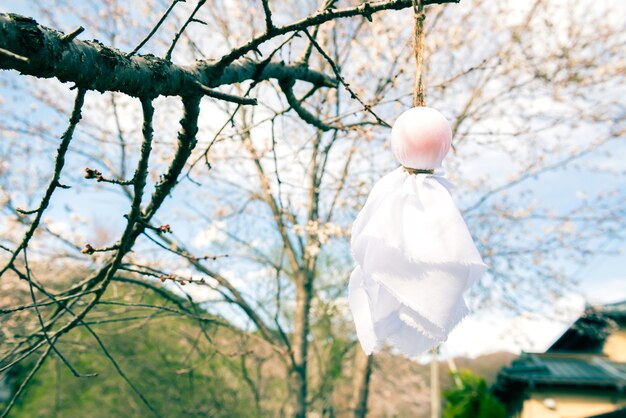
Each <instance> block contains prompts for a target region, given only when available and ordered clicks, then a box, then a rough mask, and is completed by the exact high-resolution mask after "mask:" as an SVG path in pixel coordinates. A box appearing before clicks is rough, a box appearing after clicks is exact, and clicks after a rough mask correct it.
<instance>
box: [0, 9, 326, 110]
mask: <svg viewBox="0 0 626 418" xmlns="http://www.w3.org/2000/svg"><path fill="white" fill-rule="evenodd" d="M0 33H2V36H0V48H1V49H3V50H6V51H8V53H10V54H13V55H15V56H21V57H24V58H27V60H28V61H27V62H26V61H23V60H20V59H6V60H2V61H0V69H13V70H17V71H19V72H20V73H22V74H27V75H32V76H35V77H40V78H51V77H55V78H57V79H59V80H60V81H62V82H73V83H76V85H78V86H80V87H82V88H84V89H87V90H97V91H100V92H105V91H119V92H121V93H125V94H127V95H129V96H132V97H139V98H143V97H148V98H153V97H157V96H193V95H198V94H202V90H199V89H198V83H200V84H201V85H203V86H206V87H208V88H213V87H217V86H221V85H224V84H234V83H240V82H243V81H246V80H255V81H261V80H268V79H278V80H283V79H295V80H302V81H306V82H309V83H312V84H315V85H318V86H324V87H336V86H337V80H335V79H334V78H332V77H329V76H327V75H325V74H323V73H321V72H318V71H314V70H311V69H309V68H308V67H306V66H303V65H286V64H284V63H267V62H262V63H259V62H255V61H252V60H248V59H244V60H240V61H237V62H231V63H229V65H220V66H217V65H216V64H215V63H214V62H212V61H197V62H196V63H195V64H193V65H190V66H179V65H176V64H173V63H171V62H170V61H168V60H164V59H161V58H158V57H155V56H153V55H143V56H131V57H129V56H127V55H126V54H124V53H122V52H121V51H119V50H117V49H114V48H110V47H107V46H105V45H103V44H101V43H100V42H98V41H81V40H77V39H73V40H71V41H67V42H64V41H63V40H62V38H63V36H64V35H63V34H62V33H61V32H58V31H56V30H54V29H50V28H46V27H44V26H41V25H39V24H38V23H37V22H36V21H35V20H34V19H31V18H28V17H24V16H20V15H16V14H0Z"/></svg>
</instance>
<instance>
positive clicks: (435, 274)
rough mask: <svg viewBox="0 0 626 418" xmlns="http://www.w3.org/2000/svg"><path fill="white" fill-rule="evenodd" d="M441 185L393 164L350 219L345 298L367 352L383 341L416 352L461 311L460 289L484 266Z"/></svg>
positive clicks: (440, 336) (440, 337) (439, 337)
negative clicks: (350, 264)
mask: <svg viewBox="0 0 626 418" xmlns="http://www.w3.org/2000/svg"><path fill="white" fill-rule="evenodd" d="M448 187H449V183H448V182H447V180H445V179H444V178H443V177H441V176H439V175H437V174H435V175H428V174H417V175H414V174H409V173H407V172H405V171H404V170H403V169H402V168H401V167H400V168H398V169H397V170H394V171H392V172H391V173H389V174H387V175H386V176H384V177H383V178H382V179H380V180H379V181H378V182H377V183H376V185H374V188H373V189H372V191H371V193H370V195H369V197H368V198H367V201H366V203H365V206H363V209H362V210H361V212H360V213H359V214H358V216H357V218H356V220H355V221H354V225H353V227H352V239H351V247H352V254H353V257H354V259H355V261H356V268H355V269H354V271H353V272H352V275H351V276H350V284H349V302H350V309H351V310H352V315H353V317H354V321H355V324H356V331H357V336H358V338H359V341H360V342H361V346H362V347H363V350H364V351H365V352H366V353H367V354H371V353H372V352H374V351H376V350H379V349H380V348H381V347H382V345H383V344H384V343H385V342H389V343H391V344H392V345H393V346H395V348H397V349H398V350H399V351H400V352H402V353H403V354H405V355H406V356H409V357H414V356H417V355H419V354H421V353H423V352H425V351H426V350H428V349H430V348H432V347H434V346H436V345H438V344H439V343H441V342H443V341H445V340H446V338H447V336H448V333H449V332H450V331H451V330H452V329H453V328H454V326H455V325H456V324H457V323H458V322H459V321H460V320H461V319H462V318H463V317H464V316H465V315H466V314H467V313H468V309H467V306H466V305H465V301H464V300H463V292H464V291H465V290H466V289H467V288H468V287H469V286H470V285H471V284H472V283H474V282H475V281H476V280H477V279H478V278H479V277H480V276H481V275H482V274H483V273H484V272H485V270H486V265H485V264H484V263H483V261H482V259H481V257H480V255H479V253H478V251H477V249H476V246H475V245H474V242H473V240H472V237H471V235H470V233H469V231H468V230H467V226H466V225H465V222H464V220H463V218H462V216H461V214H460V213H459V211H458V209H457V208H456V205H455V204H454V202H453V200H452V197H451V196H450V193H449V191H448Z"/></svg>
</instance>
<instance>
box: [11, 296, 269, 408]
mask: <svg viewBox="0 0 626 418" xmlns="http://www.w3.org/2000/svg"><path fill="white" fill-rule="evenodd" d="M112 287H113V286H112ZM120 287H122V286H118V288H117V289H115V292H116V293H118V292H119V293H120V294H123V295H124V297H125V299H129V298H128V296H130V295H131V291H130V290H129V289H128V288H127V287H128V286H123V287H126V288H125V289H120ZM148 296H149V297H148ZM132 299H134V302H141V303H142V304H154V305H163V304H164V303H163V301H162V300H159V299H157V298H156V297H154V296H152V295H145V294H144V295H142V296H138V295H137V294H132ZM118 300H119V299H118ZM170 306H172V305H170ZM131 317H135V318H137V317H141V319H132V318H131ZM124 318H126V319H124ZM89 320H90V321H91V322H92V323H93V325H92V327H93V328H94V330H95V331H96V332H97V333H98V335H99V336H100V338H101V339H102V341H103V342H104V344H105V346H106V348H107V350H108V351H109V352H110V353H111V355H112V356H113V357H114V358H115V359H116V360H117V362H118V363H119V365H120V368H121V369H122V370H123V372H124V373H125V374H126V375H127V376H128V378H129V379H130V380H131V381H132V382H133V384H135V385H136V386H137V388H138V389H139V390H140V391H141V392H142V393H143V395H144V396H145V397H146V398H147V399H148V401H149V402H150V403H151V404H152V405H153V407H154V409H156V410H157V411H158V412H159V413H160V414H161V416H165V417H195V416H198V417H206V416H210V417H233V416H237V417H256V416H263V412H262V411H261V410H260V409H259V407H258V405H256V404H255V401H254V396H253V394H252V392H251V390H250V388H249V387H248V385H247V384H246V383H245V381H244V379H243V378H242V376H241V366H240V357H235V356H233V355H231V354H230V353H227V354H224V353H221V352H220V350H219V347H220V342H222V343H223V344H225V345H226V344H228V346H229V347H230V348H231V349H238V347H236V345H237V342H238V341H239V336H238V335H237V334H236V333H235V332H231V331H228V330H224V329H223V328H217V327H216V326H213V325H211V324H208V325H206V324H205V326H204V329H200V328H199V326H198V324H197V323H193V322H192V320H190V319H187V318H185V317H181V316H177V315H171V314H168V313H167V312H163V311H158V310H154V309H152V310H150V309H145V308H143V309H139V308H128V307H120V306H115V305H108V306H107V305H101V306H100V307H99V308H98V309H97V311H96V312H94V313H93V314H92V315H90V319H89ZM57 346H58V348H59V349H60V350H61V351H62V352H63V354H64V355H65V356H66V357H67V358H68V359H69V360H70V361H71V362H72V364H73V366H74V367H75V368H76V369H77V370H79V371H80V372H82V373H98V376H97V377H92V378H77V377H74V376H73V375H72V374H71V373H70V371H69V370H68V369H67V367H65V366H64V365H63V364H62V362H61V361H60V359H59V358H58V357H56V356H53V355H51V356H50V357H49V358H48V359H47V361H46V363H44V366H43V367H42V369H41V370H40V372H39V373H38V374H37V375H36V377H35V378H34V380H33V381H32V383H31V385H30V386H29V387H28V388H27V390H26V392H25V393H24V394H23V395H22V396H21V398H20V400H19V401H18V404H16V406H15V408H14V409H13V410H12V412H11V414H10V416H11V417H15V418H20V417H24V418H26V417H28V418H35V417H90V418H100V417H101V418H108V417H149V416H153V415H152V413H151V412H150V411H149V409H148V408H147V407H146V406H145V405H144V404H143V403H142V401H141V400H140V398H139V397H138V396H137V394H136V393H135V392H133V390H132V389H131V387H130V386H129V384H128V383H127V382H125V381H124V379H123V378H122V377H120V375H119V374H118V373H117V372H116V370H115V369H114V367H113V365H112V364H111V362H110V360H109V359H107V357H106V356H105V355H104V354H103V352H102V350H101V349H100V347H99V346H98V345H97V343H96V341H95V340H94V339H93V337H92V336H91V335H90V334H89V333H88V332H87V331H86V330H85V329H81V328H80V327H79V328H78V329H76V330H75V331H73V332H72V333H71V334H70V335H68V336H67V337H66V338H64V339H61V340H60V342H59V343H58V344H57ZM33 361H34V360H31V364H24V366H25V367H23V368H22V369H21V370H20V371H19V372H18V374H20V375H21V376H16V378H15V382H16V383H15V384H19V382H20V381H21V380H22V378H23V376H25V375H26V374H27V373H28V370H29V369H30V367H29V366H30V365H32V362H33ZM1 406H3V405H1V403H0V407H1Z"/></svg>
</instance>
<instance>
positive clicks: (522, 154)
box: [0, 0, 626, 417]
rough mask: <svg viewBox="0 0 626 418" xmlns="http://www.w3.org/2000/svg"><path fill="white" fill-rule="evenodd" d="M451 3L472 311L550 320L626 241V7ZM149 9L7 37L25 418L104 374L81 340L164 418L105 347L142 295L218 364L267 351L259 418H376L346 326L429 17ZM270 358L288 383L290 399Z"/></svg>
mask: <svg viewBox="0 0 626 418" xmlns="http://www.w3.org/2000/svg"><path fill="white" fill-rule="evenodd" d="M452 2H454V1H452V0H432V1H425V3H426V4H427V5H428V7H427V13H426V15H427V17H426V22H425V27H426V31H427V37H426V54H425V63H424V65H425V69H424V77H425V79H424V81H425V85H426V97H427V101H428V104H429V105H431V106H433V107H436V108H438V109H439V110H441V111H442V112H443V113H444V114H446V115H447V116H448V117H449V119H450V121H451V124H452V126H453V133H454V140H453V147H454V150H453V153H452V154H451V155H450V156H449V157H448V160H447V161H448V165H447V167H446V169H447V170H448V172H449V177H450V179H451V180H452V182H453V183H455V184H456V185H457V191H456V192H455V195H456V198H457V199H458V202H459V206H460V207H461V208H462V209H463V212H464V215H465V217H466V220H467V222H468V225H469V226H470V230H471V231H472V232H473V233H474V234H475V239H476V241H477V243H478V245H479V248H480V250H481V252H482V254H483V257H484V259H485V262H486V263H487V264H489V265H490V267H491V269H490V271H489V273H488V275H487V277H485V278H484V280H482V281H481V282H480V283H479V284H478V285H477V286H475V287H474V289H473V290H472V300H471V301H470V302H471V304H472V305H473V306H474V307H476V308H483V307H486V306H498V307H500V308H503V309H508V310H519V311H524V310H538V309H540V308H542V307H544V306H545V305H546V304H548V303H550V302H551V301H554V300H555V298H557V297H559V296H561V295H563V294H564V293H565V292H567V291H568V288H569V286H571V284H572V283H571V280H569V278H571V275H572V274H573V273H575V272H576V269H577V268H578V267H579V266H581V265H584V263H585V262H586V261H587V260H588V259H589V258H590V257H593V256H595V255H597V254H600V253H603V252H608V251H610V249H611V248H613V243H615V242H619V241H620V240H623V239H624V230H623V227H622V225H623V222H624V215H625V211H626V209H625V208H626V204H625V203H626V202H625V198H626V190H625V189H624V188H623V187H622V188H620V182H621V183H623V175H624V166H623V165H622V164H620V163H619V162H620V161H623V158H624V155H625V154H626V148H625V147H624V143H623V140H624V129H625V115H626V105H625V103H624V101H623V98H624V97H626V63H625V62H624V59H623V55H620V52H621V51H623V48H624V46H625V43H626V31H624V22H623V19H622V18H621V17H623V15H624V13H622V12H624V5H623V4H622V3H621V2H619V1H617V0H613V1H606V2H602V3H597V2H596V3H590V2H584V1H574V2H572V1H567V2H566V1H564V0H534V1H531V2H522V3H520V2H517V1H513V0H511V1H500V2H495V3H494V2H489V1H485V0H464V1H463V2H462V3H461V4H459V5H455V6H453V7H452V6H450V7H449V6H445V5H442V4H435V3H452ZM132 6H133V7H131V5H130V4H126V3H124V2H117V1H113V0H91V1H88V2H54V1H41V2H38V3H37V4H36V5H35V4H34V3H33V4H29V5H28V6H27V8H28V9H29V14H30V15H32V16H36V17H37V19H38V20H39V23H37V22H35V21H34V20H32V19H30V18H26V17H23V16H18V15H14V14H1V15H0V33H2V37H1V38H0V68H3V69H9V70H10V69H12V70H17V72H15V71H4V72H2V73H1V74H0V89H1V91H2V96H0V99H1V102H0V106H1V107H2V109H1V111H2V118H1V119H0V133H1V135H2V142H1V143H0V154H1V155H2V158H1V160H0V204H1V206H2V211H3V212H2V213H3V216H2V219H0V220H1V223H0V231H1V236H0V246H1V247H0V274H1V275H2V277H0V289H1V293H0V301H1V306H0V309H1V310H0V315H2V317H3V318H6V319H3V322H2V326H3V329H5V330H6V332H4V333H3V334H2V335H0V343H1V349H0V356H1V360H0V373H2V372H4V371H7V370H10V369H11V368H12V367H14V366H15V365H16V364H19V363H20V362H22V361H23V360H24V359H30V358H31V357H35V356H38V357H36V358H37V360H35V361H34V362H32V363H31V372H29V373H28V374H26V375H25V377H24V380H23V382H22V383H21V384H20V385H19V386H18V389H17V390H16V391H15V393H14V394H13V395H14V397H13V400H11V401H10V402H9V403H8V406H7V409H6V411H7V413H8V411H9V410H10V408H11V406H12V405H13V402H14V401H15V399H17V398H18V397H19V396H20V395H21V394H22V392H23V390H24V388H26V387H27V385H28V383H29V382H30V381H31V379H32V378H33V376H34V375H35V374H36V372H37V370H38V369H39V368H40V367H41V366H42V364H43V363H44V362H45V361H46V359H47V358H48V356H50V355H51V354H52V355H54V356H55V357H58V358H60V359H62V361H63V362H64V363H65V365H66V366H67V367H68V368H70V370H71V371H72V372H73V373H74V374H76V375H80V373H82V372H83V371H82V370H76V369H75V367H74V366H73V362H72V358H71V357H67V358H66V357H65V356H63V348H62V347H61V346H60V344H59V343H60V342H62V341H63V340H64V339H67V338H69V337H70V336H71V335H73V333H75V332H77V331H76V328H77V327H80V328H82V329H86V330H87V331H88V332H89V333H90V334H91V335H92V336H93V338H95V339H96V341H97V342H98V344H99V347H100V349H101V350H102V352H103V353H104V354H105V355H106V356H107V358H108V359H109V360H110V361H111V362H112V364H113V365H114V367H115V368H116V369H117V370H118V371H119V373H120V375H121V376H122V377H123V378H124V379H125V380H126V381H127V382H128V383H129V384H130V385H131V387H132V389H133V390H134V391H135V392H136V394H137V396H138V398H139V399H140V400H141V401H143V402H144V404H145V405H146V407H147V408H150V409H152V410H153V412H154V413H155V414H156V415H159V411H157V410H156V409H155V408H154V407H152V405H151V403H150V394H145V393H143V392H142V390H141V387H140V386H141V385H137V384H134V383H133V382H132V381H131V380H130V379H128V378H127V377H125V375H124V372H123V370H122V369H121V368H119V366H118V363H117V362H116V359H115V356H114V354H115V353H112V352H109V351H108V350H107V348H106V345H105V344H104V343H103V342H102V340H101V339H100V338H99V336H98V331H99V329H98V326H97V325H89V321H88V320H90V319H93V317H94V316H95V317H97V316H98V315H97V313H96V312H97V311H98V310H97V309H94V308H96V307H97V306H98V305H101V304H106V303H115V301H116V300H119V297H118V295H117V294H115V293H112V292H111V291H110V285H111V283H115V282H124V283H127V284H131V285H134V286H137V287H140V288H143V289H147V290H149V291H151V292H154V293H155V295H158V296H160V297H161V298H162V305H159V306H156V305H155V304H145V305H146V306H144V308H145V309H147V310H150V309H151V310H154V309H159V310H160V311H159V312H161V313H163V312H162V311H168V310H169V311H168V315H169V314H177V315H183V316H186V317H189V318H191V319H195V320H197V323H198V326H199V327H200V329H202V330H203V338H206V339H207V340H209V341H210V340H211V335H212V334H211V333H212V332H215V331H214V329H216V328H219V327H228V328H233V327H234V328H235V329H238V330H240V332H241V333H242V335H246V336H247V338H248V337H249V338H250V340H251V341H253V342H250V343H249V347H248V349H246V350H244V351H243V352H241V353H239V354H234V355H236V356H239V357H240V358H241V378H242V379H243V380H245V382H246V384H247V385H248V386H249V387H250V390H251V391H252V393H254V397H255V398H256V400H257V404H260V406H259V407H260V408H261V409H262V410H265V411H271V413H275V414H278V413H279V411H280V413H282V414H291V415H294V416H298V417H303V416H305V415H306V414H307V413H308V412H312V411H315V412H318V413H321V414H323V415H324V416H335V415H337V414H347V413H349V414H354V415H355V416H365V414H366V413H367V410H368V408H367V397H368V393H369V388H368V382H369V376H370V373H371V370H372V363H371V360H368V359H365V358H364V356H363V354H362V353H361V351H360V350H359V349H357V348H356V346H355V337H354V333H353V329H352V324H351V321H350V316H349V314H348V312H347V304H346V299H345V293H346V290H345V287H346V283H347V278H348V274H349V272H350V270H351V267H352V264H351V263H352V262H351V258H350V253H349V247H348V245H347V241H348V237H349V230H350V226H351V222H352V220H353V218H354V216H355V214H356V211H357V210H358V209H359V208H360V207H361V206H362V204H363V203H364V200H365V198H366V197H367V193H368V191H369V190H370V188H371V186H372V185H373V183H374V182H375V181H376V180H377V179H378V178H379V177H381V176H382V175H383V174H384V173H385V172H387V171H389V170H391V169H392V168H394V166H395V164H396V163H395V162H394V161H393V159H392V157H391V153H390V152H388V148H389V147H388V137H389V124H390V123H389V122H391V121H393V118H394V116H395V115H397V114H399V113H400V112H401V111H402V110H404V109H406V108H408V107H409V106H410V103H411V96H412V92H413V79H412V77H413V74H414V63H413V57H412V53H413V51H412V48H411V44H410V42H411V29H412V12H411V10H410V7H411V1H410V0H381V1H377V2H369V3H361V2H358V1H352V0H349V1H344V0H337V1H333V0H323V1H321V4H318V3H317V2H316V0H300V1H295V2H294V1H283V0H271V1H268V0H258V1H249V0H248V1H238V2H234V1H212V2H206V1H205V0H199V1H196V0H194V1H187V2H185V1H182V0H172V1H171V2H166V1H165V0H160V1H157V0H146V1H143V2H141V5H137V4H133V5H132ZM394 10H395V11H394ZM38 25H45V26H48V27H52V28H55V29H63V30H67V33H65V34H63V33H61V32H57V31H55V30H53V29H48V28H46V27H44V26H38ZM78 25H81V26H82V27H84V28H85V31H84V33H82V30H81V29H80V28H78V29H76V30H72V28H73V27H76V26H78ZM85 37H90V38H92V37H93V38H96V39H98V40H99V41H82V40H81V39H83V38H85ZM18 73H19V74H18ZM26 75H28V76H29V77H26ZM30 76H34V77H30ZM59 81H62V82H65V83H60V82H59ZM181 104H182V106H181ZM68 115H69V116H70V117H69V124H68V123H67V118H68ZM178 119H180V124H179V125H178V124H177V123H176V120H178ZM64 120H65V124H67V127H66V128H64V129H62V128H60V126H62V124H63V123H64V122H63V121H64ZM386 121H387V122H386ZM177 126H179V128H177ZM63 130H64V133H63V134H62V135H60V139H59V134H60V132H61V131H63ZM620 156H621V157H620ZM620 158H621V160H620ZM621 186H623V184H621ZM416 239H419V237H416ZM68 271H72V272H73V273H75V272H77V271H78V272H79V273H80V274H78V275H76V274H72V277H80V279H77V280H68V279H67V275H66V274H64V273H58V272H68ZM64 277H65V278H64ZM161 282H162V283H163V284H162V285H161ZM163 287H164V288H166V289H168V290H169V291H171V292H174V293H176V294H178V295H182V296H184V297H186V298H188V301H193V302H195V304H192V303H183V302H181V301H180V300H179V299H177V298H173V297H171V293H169V292H164V291H163ZM20 289H21V290H22V291H23V295H24V297H18V296H17V295H18V293H19V290H20ZM25 298H26V299H25ZM125 303H126V304H127V305H128V304H129V303H127V302H125ZM198 305H200V306H201V307H202V308H203V309H204V310H203V311H201V312H200V311H198V310H197V306H198ZM137 308H138V305H137V304H134V305H133V309H137ZM207 311H208V312H209V313H211V314H212V316H211V318H213V319H212V320H211V324H210V326H208V325H207V318H206V317H205V316H204V314H206V313H207ZM118 314H119V316H120V318H119V319H120V320H122V319H124V318H125V315H126V316H128V313H127V312H126V311H124V310H120V311H119V312H118ZM107 315H109V316H110V315H111V313H110V312H107ZM216 318H221V319H216ZM126 319H127V320H130V319H128V318H126ZM154 320H158V316H156V317H155V319H154ZM207 327H208V328H207ZM13 328H15V329H13ZM18 329H19V331H18ZM263 349H267V350H266V351H263ZM259 350H260V351H263V352H264V353H268V352H269V353H273V354H272V355H273V356H275V358H277V359H279V362H278V364H280V367H281V368H282V369H283V373H284V375H285V376H289V379H288V381H286V383H285V384H284V386H283V387H282V388H281V390H280V391H278V392H276V391H275V390H274V389H273V388H272V389H270V388H268V387H266V382H267V381H266V380H264V379H263V376H264V375H267V374H272V373H274V372H275V370H273V368H274V366H272V367H269V369H268V366H267V364H268V363H266V358H265V357H263V356H261V355H258V353H257V354H255V351H259ZM253 371H255V372H254V373H253ZM349 379H354V380H353V383H352V384H351V385H352V388H353V393H352V394H350V393H349V392H348V393H347V394H346V393H344V392H345V391H344V390H343V389H341V388H342V387H343V388H345V387H346V386H350V384H349V383H348V384H347V383H346V381H349ZM346 397H348V398H350V399H351V402H352V405H351V406H350V407H349V408H348V409H346V407H345V404H346V402H345V398H346ZM342 408H343V409H342ZM347 410H348V412H346V411H347Z"/></svg>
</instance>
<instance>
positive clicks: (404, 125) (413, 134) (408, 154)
mask: <svg viewBox="0 0 626 418" xmlns="http://www.w3.org/2000/svg"><path fill="white" fill-rule="evenodd" d="M451 142H452V130H451V129H450V124H449V123H448V121H447V120H446V118H445V117H444V116H443V115H442V114H441V113H439V112H438V111H436V110H435V109H433V108H430V107H414V108H411V109H409V110H407V111H406V112H404V113H403V114H401V115H400V117H398V119H397V120H396V122H395V123H394V124H393V128H392V129H391V149H392V150H393V155H395V157H396V159H398V161H399V162H400V163H401V164H402V165H403V166H405V167H408V168H414V169H421V170H431V169H435V168H439V167H441V162H442V161H443V159H444V158H445V156H446V154H447V153H448V151H449V150H450V143H451Z"/></svg>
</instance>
